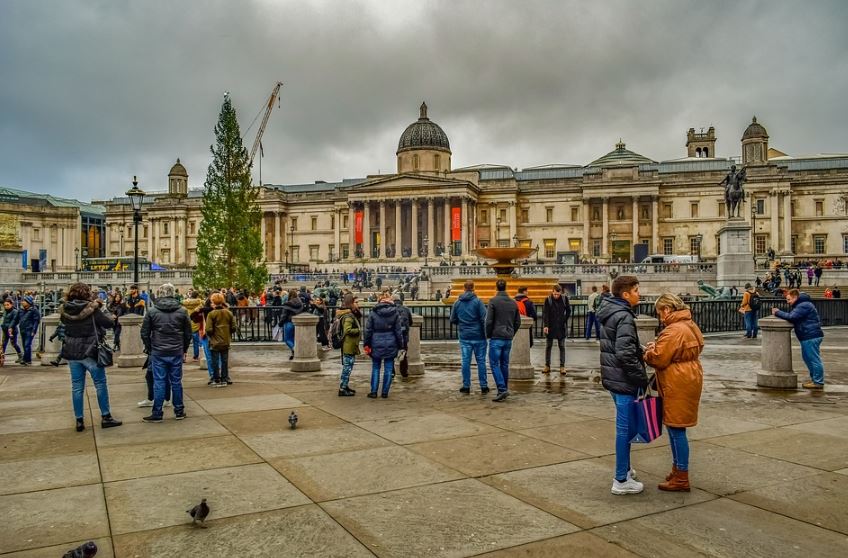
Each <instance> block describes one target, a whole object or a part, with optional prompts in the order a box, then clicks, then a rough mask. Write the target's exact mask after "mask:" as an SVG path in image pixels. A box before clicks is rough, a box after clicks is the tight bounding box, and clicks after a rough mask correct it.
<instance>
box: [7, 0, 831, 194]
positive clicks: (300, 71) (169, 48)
mask: <svg viewBox="0 0 848 558" xmlns="http://www.w3.org/2000/svg"><path fill="white" fill-rule="evenodd" d="M846 23H848V2H845V1H842V0H836V1H832V2H824V1H808V2H800V1H788V2H780V1H762V2H754V1H750V2H748V1H742V2H738V1H713V0H709V1H707V0H698V1H695V2H686V1H683V0H671V1H650V0H641V1H638V2H637V1H622V2H610V1H603V2H601V1H592V2H589V1H585V2H565V1H561V0H556V1H553V0H552V1H535V2H534V1H527V0H521V1H518V0H516V1H510V2H483V1H464V2H463V1H456V0H445V1H442V2H428V1H423V0H416V1H412V2H402V1H398V0H392V1H388V0H384V1H382V2H354V1H348V0H344V1H342V0H338V1H334V2H309V1H306V0H296V1H292V2H282V1H271V0H264V1H259V0H255V1H247V0H239V1H231V0H220V1H213V0H204V1H201V0H195V1H192V2H189V1H180V0H161V1H160V0H146V1H140V0H139V1H135V2H127V1H121V0H102V1H93V0H89V1H71V0H52V1H46V0H44V1H42V0H0V147H2V148H0V186H8V187H13V188H19V189H23V190H30V191H35V192H44V193H52V194H56V195H60V196H67V197H76V198H78V199H81V200H85V201H87V200H90V199H92V198H94V199H102V198H105V197H110V196H112V195H117V194H120V193H122V192H124V191H126V190H127V189H128V188H129V187H130V181H131V179H132V175H133V174H137V175H138V176H139V180H140V182H141V184H140V186H141V187H142V188H144V189H146V190H162V189H165V188H166V187H167V183H166V175H167V172H168V169H169V168H170V166H171V164H172V163H173V162H174V160H175V159H176V158H177V157H180V158H181V160H182V162H183V163H184V164H185V166H186V168H187V169H188V172H189V175H190V176H189V185H190V186H191V187H200V186H202V185H203V181H204V178H205V174H206V167H207V165H208V164H209V162H210V154H209V145H210V144H211V143H212V141H213V140H214V136H213V128H214V125H215V122H216V119H217V116H218V111H219V109H220V105H221V102H222V96H223V92H224V91H229V92H230V94H231V96H232V99H233V102H234V104H235V106H236V109H237V110H238V115H239V121H240V123H241V125H242V129H244V128H245V127H246V126H247V125H248V124H249V123H250V121H251V120H252V119H253V118H254V116H255V115H256V114H257V112H258V111H259V109H260V107H261V105H262V104H263V102H264V100H265V99H266V98H267V96H268V95H269V94H270V92H271V89H272V87H273V85H274V83H275V82H276V81H278V80H279V81H283V82H284V83H285V85H284V87H283V90H282V93H281V96H280V107H279V109H278V108H276V107H275V108H274V112H273V114H272V115H271V119H270V121H269V123H268V127H267V130H266V132H265V136H264V139H263V145H264V149H265V159H264V161H263V165H262V175H263V176H262V178H263V180H264V181H265V182H271V183H277V184H280V183H289V184H293V183H303V182H313V181H315V180H327V181H333V180H339V179H341V178H354V177H361V176H365V175H366V174H375V173H377V172H378V171H382V172H383V173H386V172H392V171H393V169H394V168H395V150H396V149H397V140H398V138H399V136H400V134H401V132H402V131H403V129H404V128H405V127H406V126H407V125H408V124H410V123H411V122H412V121H414V120H415V119H416V118H417V117H418V106H419V104H420V103H421V101H422V100H426V101H427V104H428V105H429V107H430V111H429V116H430V118H431V119H432V120H433V121H435V122H437V123H438V124H440V125H441V126H442V128H443V129H444V130H445V132H446V133H447V134H448V137H449V138H450V142H451V148H452V150H453V166H454V168H457V167H461V166H467V165H474V164H481V163H494V164H507V165H510V166H512V167H519V168H523V167H528V166H534V165H543V164H552V163H572V164H586V163H588V162H590V161H591V160H593V159H594V158H596V157H599V156H601V155H603V154H604V153H606V152H608V151H610V150H611V149H613V148H614V144H615V143H616V142H617V141H618V139H619V137H621V138H623V140H624V141H625V143H626V144H627V148H628V149H631V150H633V151H636V152H638V153H641V154H643V155H646V156H648V157H651V158H653V159H656V160H665V159H673V158H678V157H683V156H685V148H684V145H685V133H686V130H687V129H688V128H689V127H695V128H700V127H704V128H706V127H708V126H711V125H712V126H715V127H716V131H717V135H718V143H717V147H716V151H717V155H718V156H730V155H738V154H739V153H740V143H739V140H740V138H741V136H742V132H743V131H744V129H745V127H746V126H747V124H748V123H749V122H750V120H751V116H752V115H756V116H757V118H758V120H759V122H760V123H762V124H763V125H765V126H766V128H767V129H768V132H769V135H770V136H771V139H770V145H771V146H772V147H776V148H779V149H781V150H783V151H785V152H787V153H789V154H791V155H803V154H812V153H819V152H848V110H846V108H845V95H846V91H848V32H846ZM255 131H256V126H254V128H253V129H252V130H250V131H249V132H248V134H247V135H246V138H245V144H246V145H247V146H249V145H250V144H251V143H252V141H253V137H254V135H255Z"/></svg>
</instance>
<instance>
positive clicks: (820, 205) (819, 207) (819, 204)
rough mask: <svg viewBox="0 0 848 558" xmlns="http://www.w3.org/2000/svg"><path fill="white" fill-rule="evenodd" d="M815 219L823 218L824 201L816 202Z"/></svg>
mask: <svg viewBox="0 0 848 558" xmlns="http://www.w3.org/2000/svg"><path fill="white" fill-rule="evenodd" d="M816 217H824V201H823V200H816Z"/></svg>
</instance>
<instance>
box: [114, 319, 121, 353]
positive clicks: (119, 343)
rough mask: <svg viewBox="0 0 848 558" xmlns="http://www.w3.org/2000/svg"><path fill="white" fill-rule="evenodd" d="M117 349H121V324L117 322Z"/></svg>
mask: <svg viewBox="0 0 848 558" xmlns="http://www.w3.org/2000/svg"><path fill="white" fill-rule="evenodd" d="M115 350H116V351H120V350H121V326H119V325H118V324H115Z"/></svg>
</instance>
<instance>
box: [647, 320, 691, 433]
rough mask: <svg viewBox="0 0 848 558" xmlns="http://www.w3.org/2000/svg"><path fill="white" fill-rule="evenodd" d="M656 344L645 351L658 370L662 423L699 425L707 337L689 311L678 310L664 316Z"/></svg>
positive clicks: (684, 426)
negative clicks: (705, 339)
mask: <svg viewBox="0 0 848 558" xmlns="http://www.w3.org/2000/svg"><path fill="white" fill-rule="evenodd" d="M665 326H666V327H665V329H663V331H662V333H660V336H659V337H658V338H657V341H656V345H655V346H653V347H652V348H651V349H650V350H648V351H645V363H646V364H648V365H650V366H652V367H654V368H655V369H656V370H657V384H658V386H659V392H660V396H661V397H662V398H663V424H665V425H666V426H674V427H678V428H686V427H690V426H695V425H696V424H698V405H699V404H700V402H701V389H702V388H703V385H704V369H703V368H702V367H701V360H700V356H701V351H703V350H704V336H703V335H702V334H701V330H700V329H699V328H698V326H697V325H695V322H693V321H692V313H691V312H690V311H689V310H677V311H675V312H672V313H671V314H669V315H668V317H667V318H666V319H665Z"/></svg>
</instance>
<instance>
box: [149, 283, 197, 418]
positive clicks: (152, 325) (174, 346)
mask: <svg viewBox="0 0 848 558" xmlns="http://www.w3.org/2000/svg"><path fill="white" fill-rule="evenodd" d="M141 341H142V342H143V343H144V348H145V350H146V351H147V354H148V355H150V368H151V369H152V370H153V411H152V412H151V414H150V416H147V417H144V418H143V419H142V420H143V421H144V422H162V405H163V404H164V402H165V378H166V377H167V378H169V379H170V381H171V395H172V396H173V403H174V416H175V417H176V419H177V420H182V419H184V418H186V414H185V407H184V406H183V357H184V356H185V354H186V353H187V352H188V348H189V347H190V346H191V319H190V318H189V317H188V312H186V309H185V308H183V307H182V305H181V304H180V301H179V300H177V298H176V297H175V289H174V286H173V285H172V284H170V283H165V284H164V285H162V286H161V287H159V291H158V293H157V297H156V302H155V303H154V305H153V307H152V308H150V309H149V310H148V311H147V313H146V314H145V315H144V322H142V324H141Z"/></svg>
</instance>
